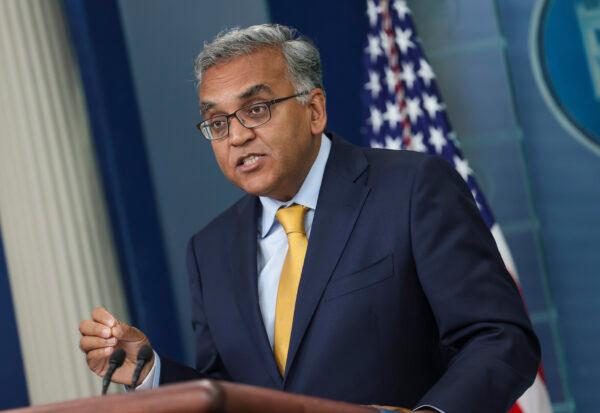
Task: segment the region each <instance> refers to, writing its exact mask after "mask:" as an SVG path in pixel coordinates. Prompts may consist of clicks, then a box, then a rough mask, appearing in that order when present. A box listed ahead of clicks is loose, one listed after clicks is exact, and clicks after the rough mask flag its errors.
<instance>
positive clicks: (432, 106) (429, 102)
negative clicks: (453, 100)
mask: <svg viewBox="0 0 600 413" xmlns="http://www.w3.org/2000/svg"><path fill="white" fill-rule="evenodd" d="M423 107H424V108H425V110H426V111H427V114H428V115H429V118H430V119H432V120H433V119H435V115H436V113H437V112H441V111H442V110H444V109H445V107H444V105H443V104H441V103H440V102H439V101H438V98H437V96H435V95H428V94H427V93H423Z"/></svg>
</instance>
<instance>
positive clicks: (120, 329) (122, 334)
mask: <svg viewBox="0 0 600 413" xmlns="http://www.w3.org/2000/svg"><path fill="white" fill-rule="evenodd" d="M111 333H112V335H113V336H115V337H116V338H118V339H119V340H121V341H141V340H143V339H144V335H143V334H142V332H141V331H140V330H138V329H137V328H135V327H131V326H130V325H127V324H125V323H121V322H117V325H116V326H114V327H113V328H112V329H111Z"/></svg>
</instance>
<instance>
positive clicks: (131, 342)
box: [79, 307, 154, 384]
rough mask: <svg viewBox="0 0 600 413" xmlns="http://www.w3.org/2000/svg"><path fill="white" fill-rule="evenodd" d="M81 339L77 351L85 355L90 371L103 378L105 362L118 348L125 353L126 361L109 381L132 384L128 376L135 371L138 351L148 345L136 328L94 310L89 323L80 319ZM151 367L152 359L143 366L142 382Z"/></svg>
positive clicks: (100, 310)
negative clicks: (79, 350)
mask: <svg viewBox="0 0 600 413" xmlns="http://www.w3.org/2000/svg"><path fill="white" fill-rule="evenodd" d="M79 332H80V333H81V340H79V348H80V349H81V351H83V352H84V353H85V354H86V359H87V364H88V367H89V368H90V370H92V371H93V372H94V373H96V374H97V375H99V376H100V377H104V374H105V373H106V370H107V369H108V359H109V358H110V355H111V354H112V353H113V351H114V350H115V349H117V348H122V349H123V350H125V354H126V357H125V362H124V363H123V365H122V366H121V367H120V368H119V369H117V371H116V372H115V374H114V375H113V376H112V381H113V382H115V383H121V384H131V376H132V375H133V370H134V369H135V363H136V361H137V354H138V351H139V350H140V348H142V347H143V346H145V345H150V341H148V338H147V337H146V336H145V335H144V333H142V332H141V331H140V330H138V329H137V328H135V327H132V326H130V325H127V324H125V323H123V322H121V321H119V320H117V319H116V318H115V317H114V316H113V315H112V314H111V313H109V312H108V311H107V310H106V309H105V308H104V307H96V308H94V310H93V311H92V319H91V320H83V321H82V322H81V323H80V324H79ZM153 365H154V356H152V359H151V360H150V361H149V362H148V363H147V364H146V366H145V367H144V369H143V370H142V374H141V375H140V379H139V382H140V383H141V382H142V381H143V380H144V378H146V375H147V374H148V372H149V371H150V369H151V368H152V366H153Z"/></svg>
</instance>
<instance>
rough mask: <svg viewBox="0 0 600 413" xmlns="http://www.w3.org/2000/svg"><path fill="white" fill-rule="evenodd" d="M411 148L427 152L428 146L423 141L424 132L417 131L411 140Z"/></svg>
mask: <svg viewBox="0 0 600 413" xmlns="http://www.w3.org/2000/svg"><path fill="white" fill-rule="evenodd" d="M410 149H411V150H413V151H417V152H427V147H426V146H425V144H424V143H423V134H422V133H421V132H419V133H415V134H414V135H413V136H412V138H411V140H410Z"/></svg>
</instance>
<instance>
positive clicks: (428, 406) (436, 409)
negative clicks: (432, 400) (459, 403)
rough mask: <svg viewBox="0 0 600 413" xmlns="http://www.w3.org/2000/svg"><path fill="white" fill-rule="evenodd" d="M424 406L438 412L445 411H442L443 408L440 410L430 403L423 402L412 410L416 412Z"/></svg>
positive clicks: (442, 412)
mask: <svg viewBox="0 0 600 413" xmlns="http://www.w3.org/2000/svg"><path fill="white" fill-rule="evenodd" d="M425 408H427V409H433V410H435V411H436V412H440V413H446V412H444V411H443V410H440V409H438V408H437V407H435V406H432V405H430V404H423V405H421V406H419V407H417V408H416V409H414V410H413V412H418V411H419V409H425Z"/></svg>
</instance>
